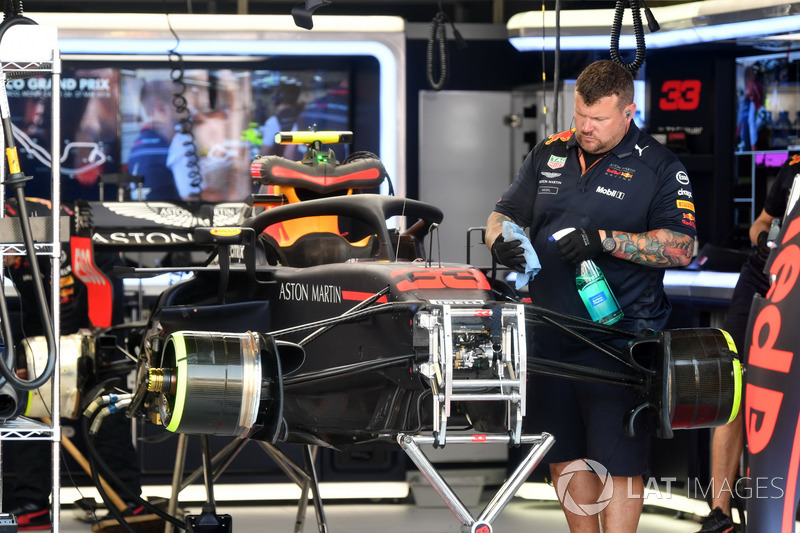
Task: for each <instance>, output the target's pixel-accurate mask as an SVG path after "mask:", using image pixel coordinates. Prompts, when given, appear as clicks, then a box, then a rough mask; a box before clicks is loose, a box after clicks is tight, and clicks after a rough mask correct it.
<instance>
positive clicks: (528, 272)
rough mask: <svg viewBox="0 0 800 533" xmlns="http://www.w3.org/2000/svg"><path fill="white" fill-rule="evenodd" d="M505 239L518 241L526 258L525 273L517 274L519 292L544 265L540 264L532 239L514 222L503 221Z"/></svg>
mask: <svg viewBox="0 0 800 533" xmlns="http://www.w3.org/2000/svg"><path fill="white" fill-rule="evenodd" d="M503 239H505V241H506V242H508V241H513V240H518V241H519V242H520V247H522V252H523V256H524V257H525V273H524V274H521V273H519V272H517V281H516V288H517V289H518V290H519V289H521V288H522V287H524V286H525V285H527V284H528V283H530V282H531V280H533V277H534V276H535V275H536V274H538V273H539V271H540V270H541V269H542V264H541V263H540V262H539V256H538V255H536V252H535V251H534V249H533V245H531V241H530V239H528V237H527V235H525V232H524V231H523V230H522V228H520V227H519V226H517V225H516V224H514V223H513V222H510V221H508V220H504V221H503Z"/></svg>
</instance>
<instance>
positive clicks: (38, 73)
mask: <svg viewBox="0 0 800 533" xmlns="http://www.w3.org/2000/svg"><path fill="white" fill-rule="evenodd" d="M12 19H13V18H7V19H6V20H4V21H3V28H4V29H5V31H3V32H0V78H2V79H1V80H0V83H2V87H0V91H1V93H0V99H2V100H4V101H3V102H0V104H1V105H4V106H5V107H6V109H5V111H4V113H5V112H7V111H8V94H7V92H6V82H9V81H12V80H16V83H17V84H19V83H20V82H24V84H25V87H28V81H29V80H31V79H37V80H38V79H45V80H49V83H44V84H38V83H35V84H34V85H36V86H37V87H38V90H39V91H40V92H42V93H43V95H44V96H45V97H46V100H49V101H50V106H51V114H50V116H51V120H50V131H51V142H50V153H49V160H50V167H51V196H50V200H51V202H52V206H51V213H52V219H51V220H50V221H47V220H45V221H42V222H43V224H42V227H41V228H37V227H32V230H33V234H34V241H35V244H34V247H35V249H36V254H37V255H39V256H46V257H49V258H50V261H51V270H50V271H51V272H59V261H60V256H61V233H62V225H63V224H62V220H61V217H60V211H61V206H60V199H61V187H60V178H61V168H60V159H61V158H60V143H61V141H60V114H61V101H60V91H59V90H58V89H59V87H60V86H61V57H60V52H59V49H58V31H57V28H56V27H54V26H40V25H38V24H34V23H33V22H32V21H30V20H29V19H24V17H19V19H22V20H12ZM13 84H14V82H12V85H13ZM13 129H15V130H16V128H13ZM23 135H24V134H23ZM14 137H15V139H16V137H17V136H16V135H14ZM20 138H21V139H24V136H21V137H20ZM9 144H10V143H9V140H8V139H6V138H5V136H1V135H0V148H1V149H2V152H3V153H5V151H6V148H7V146H8V145H9ZM15 144H19V143H18V142H16V141H15ZM37 147H38V145H37ZM6 171H7V169H6V165H5V164H2V165H0V182H2V185H3V186H2V187H0V205H3V206H5V203H6V187H5V183H6ZM37 179H45V178H44V177H42V176H39V177H38V178H37ZM19 226H20V221H19V219H16V218H15V217H7V216H6V213H5V208H3V209H0V236H2V238H1V239H0V241H2V242H0V272H2V269H3V268H4V265H5V259H6V256H14V255H24V254H26V249H25V245H24V244H22V243H21V241H19V240H17V242H15V239H14V238H13V237H10V236H15V235H18V234H20V233H19V232H18V231H17V230H19ZM49 285H50V287H51V289H50V308H51V319H52V321H53V324H52V326H53V334H54V338H55V340H56V342H55V344H56V346H55V347H54V348H55V356H56V362H55V369H54V371H53V376H52V378H51V380H50V384H51V385H52V391H59V390H60V372H61V370H60V365H59V346H58V345H59V342H58V339H60V338H61V335H60V328H59V323H60V310H59V284H58V283H50V284H49ZM4 340H5V342H6V343H9V342H14V339H4ZM47 386H49V385H45V387H47ZM20 394H25V392H20ZM50 398H51V404H50V412H51V413H55V414H56V415H57V414H58V413H59V412H60V408H61V407H60V397H59V394H50ZM51 418H52V422H51V423H50V424H45V423H42V422H40V421H37V420H32V419H29V418H25V417H18V418H16V419H13V420H8V421H6V422H5V423H3V424H0V446H2V442H3V441H8V440H23V441H24V440H48V441H51V442H52V447H51V451H52V454H51V465H52V495H53V496H52V502H53V503H52V511H53V512H52V516H53V529H52V531H53V532H55V533H57V532H58V531H59V528H60V520H59V515H60V498H59V493H60V469H59V465H60V440H61V425H60V421H59V417H58V416H52V417H51ZM1 452H2V448H0V482H1V481H2V473H3V471H2V453H1ZM1 486H2V485H1V484H0V487H1ZM0 496H2V488H0Z"/></svg>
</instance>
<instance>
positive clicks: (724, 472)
mask: <svg viewBox="0 0 800 533" xmlns="http://www.w3.org/2000/svg"><path fill="white" fill-rule="evenodd" d="M798 174H800V155H794V156H792V157H790V158H789V159H787V160H786V162H785V163H784V164H783V165H782V166H781V169H780V170H779V171H778V176H777V178H776V179H775V181H774V183H773V184H772V186H771V187H770V189H769V192H768V193H767V198H766V201H765V202H764V208H763V209H762V210H761V213H760V214H759V215H758V217H757V218H756V219H755V220H754V221H753V224H752V225H751V226H750V231H749V235H750V241H751V242H752V243H753V245H754V248H753V251H752V252H751V253H750V255H749V256H748V257H747V260H745V262H744V264H743V265H742V269H741V272H740V273H739V279H738V281H737V282H736V287H734V289H733V296H731V304H730V307H729V308H728V313H727V315H726V316H725V323H724V325H723V328H722V329H724V330H725V331H727V332H728V333H730V335H731V338H732V339H733V342H734V343H735V344H736V347H737V350H738V352H739V354H740V356H742V357H743V358H744V359H743V365H744V366H746V365H747V352H748V347H747V346H745V339H746V337H747V325H748V323H749V320H750V307H751V305H752V303H753V297H754V296H755V295H756V294H758V295H761V296H764V295H765V294H766V293H767V290H768V289H769V278H768V276H767V274H766V273H765V272H764V268H765V266H766V262H767V258H768V257H769V250H770V249H769V247H768V246H767V237H768V235H769V229H770V226H771V225H772V220H773V219H775V218H780V217H782V216H783V214H784V212H785V211H786V204H787V202H788V199H789V191H790V190H791V188H792V184H793V183H794V180H795V176H797V175H798ZM743 450H744V424H743V423H742V413H741V411H740V412H739V414H738V415H737V416H736V418H735V419H734V420H733V421H732V422H731V423H730V424H727V425H725V426H720V427H718V428H715V429H714V433H713V435H712V437H711V484H710V487H711V512H710V513H709V514H708V516H706V517H705V518H704V519H703V526H702V528H700V530H699V531H698V533H729V532H731V531H733V530H734V527H735V526H734V523H733V519H732V516H731V499H732V496H733V494H734V492H735V493H736V494H737V495H742V492H743V491H744V487H743V486H741V485H740V484H737V483H736V475H737V474H738V472H739V461H740V459H741V456H742V451H743ZM745 494H746V493H745Z"/></svg>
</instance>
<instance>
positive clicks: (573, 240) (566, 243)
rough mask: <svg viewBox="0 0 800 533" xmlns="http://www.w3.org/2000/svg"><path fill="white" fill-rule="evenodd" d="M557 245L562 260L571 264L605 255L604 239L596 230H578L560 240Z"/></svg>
mask: <svg viewBox="0 0 800 533" xmlns="http://www.w3.org/2000/svg"><path fill="white" fill-rule="evenodd" d="M557 244H558V253H559V254H560V255H561V259H563V260H564V261H568V262H570V263H580V262H581V261H586V260H587V259H591V258H593V257H596V256H598V255H600V254H601V253H603V239H601V238H600V230H596V229H584V228H578V229H576V230H573V231H571V232H569V233H567V234H566V235H564V236H563V237H561V238H560V239H558V242H557Z"/></svg>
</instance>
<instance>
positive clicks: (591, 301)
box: [575, 260, 623, 324]
mask: <svg viewBox="0 0 800 533" xmlns="http://www.w3.org/2000/svg"><path fill="white" fill-rule="evenodd" d="M575 285H577V287H578V294H579V295H580V297H581V300H582V301H583V305H585V306H586V310H587V311H589V316H590V317H591V318H592V320H594V321H595V322H600V323H601V324H613V323H615V322H617V321H618V320H619V319H621V318H622V317H623V313H622V309H620V307H619V302H617V299H616V297H614V293H613V292H611V288H610V287H609V286H608V282H607V281H606V277H605V276H604V275H603V272H602V271H601V270H600V269H599V268H597V265H596V264H595V262H594V261H592V260H588V261H584V262H582V263H581V264H579V265H578V268H577V271H576V273H575Z"/></svg>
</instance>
